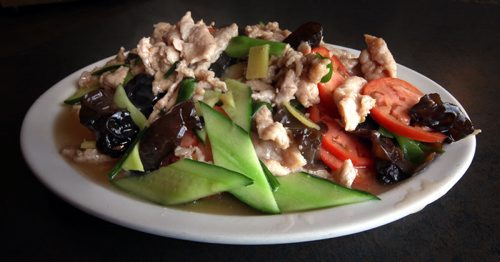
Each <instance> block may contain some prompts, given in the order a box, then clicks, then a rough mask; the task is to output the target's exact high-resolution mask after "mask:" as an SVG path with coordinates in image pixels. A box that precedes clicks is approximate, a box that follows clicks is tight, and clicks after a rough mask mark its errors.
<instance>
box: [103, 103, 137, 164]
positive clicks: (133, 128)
mask: <svg viewBox="0 0 500 262" xmlns="http://www.w3.org/2000/svg"><path fill="white" fill-rule="evenodd" d="M97 125H98V127H97V128H98V131H97V133H96V137H97V140H96V147H97V149H98V150H99V151H100V152H102V153H104V154H107V155H109V156H111V157H119V156H121V155H122V154H123V153H124V152H125V150H127V148H128V147H129V146H130V144H131V143H132V141H133V140H134V138H135V137H136V136H137V133H138V132H139V127H137V125H135V124H134V122H133V120H132V117H131V116H130V113H129V112H128V111H117V112H115V113H113V114H112V115H110V116H108V117H102V118H101V119H99V121H98V122H97Z"/></svg>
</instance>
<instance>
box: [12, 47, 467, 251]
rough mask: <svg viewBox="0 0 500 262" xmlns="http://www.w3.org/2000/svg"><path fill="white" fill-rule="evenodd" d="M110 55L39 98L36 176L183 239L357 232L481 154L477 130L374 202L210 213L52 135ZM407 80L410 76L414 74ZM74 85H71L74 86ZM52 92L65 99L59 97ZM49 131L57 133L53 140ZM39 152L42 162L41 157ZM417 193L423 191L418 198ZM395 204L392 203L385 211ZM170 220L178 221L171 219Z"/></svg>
mask: <svg viewBox="0 0 500 262" xmlns="http://www.w3.org/2000/svg"><path fill="white" fill-rule="evenodd" d="M328 46H330V47H335V48H340V49H344V50H347V51H349V52H352V53H354V54H356V53H358V54H359V51H358V50H354V49H350V48H346V47H342V46H337V45H328ZM109 58H110V57H108V58H104V59H102V60H100V61H97V62H95V63H92V64H90V65H88V66H85V67H83V68H81V69H79V70H77V71H75V72H74V73H72V74H70V75H68V76H67V77H65V78H63V79H62V80H60V81H59V82H57V83H56V84H54V85H53V86H52V87H50V88H49V89H48V90H46V91H45V92H44V93H43V94H42V95H41V96H40V97H38V98H37V100H36V101H35V102H34V103H33V104H32V105H31V107H30V109H29V110H28V111H27V113H26V115H25V117H24V119H23V123H22V127H21V135H20V144H21V151H22V154H23V157H24V159H25V160H26V163H27V164H28V166H29V168H30V169H31V171H32V172H33V174H34V175H35V176H36V177H37V178H38V180H39V181H41V182H42V184H44V185H45V186H46V187H47V188H49V189H50V190H51V191H52V192H54V193H55V194H56V195H58V196H59V197H61V198H62V199H63V200H65V201H67V202H69V203H70V204H72V205H73V206H75V207H77V208H79V209H81V210H83V211H84V212H86V213H89V214H91V215H93V216H96V217H99V218H101V219H103V220H106V221H108V222H111V223H114V224H118V225H121V226H124V227H127V228H131V229H134V230H138V231H142V232H146V233H150V234H154V235H160V236H165V237H171V238H177V239H183V240H191V241H198V242H207V243H219V244H241V245H243V244H252V245H254V244H284V243H296V242H304V241H313V240H320V239H327V238H334V237H340V236H344V235H349V234H354V233H358V232H361V231H366V230H370V229H373V228H376V227H379V226H382V225H385V224H387V223H391V222H394V221H396V220H399V219H401V218H403V217H405V216H407V215H410V214H412V213H415V212H418V211H420V210H421V209H423V208H424V207H425V206H426V205H428V204H430V203H432V202H434V201H436V200H437V199H439V198H440V197H442V196H443V195H444V194H446V193H447V192H448V191H449V190H450V189H451V188H452V187H453V186H454V185H455V184H456V183H457V182H458V180H460V178H461V177H462V176H463V175H464V174H465V172H466V171H467V169H468V168H469V166H470V164H471V162H472V159H473V157H474V154H475V150H476V138H475V137H474V136H469V137H467V138H465V139H463V140H461V141H459V142H456V143H454V144H451V145H448V146H447V147H446V149H447V151H448V149H450V148H452V149H453V151H452V153H453V152H456V153H454V154H457V153H458V154H461V155H460V157H459V159H460V161H459V163H458V164H457V163H455V165H449V164H448V166H446V165H444V164H443V163H442V161H444V160H447V159H449V157H451V155H450V156H448V155H447V153H448V152H446V153H444V154H443V155H441V156H439V158H438V159H436V161H434V163H432V164H431V165H430V166H429V167H427V168H426V169H425V170H424V171H423V172H422V173H421V174H419V175H417V176H414V177H412V178H410V179H408V180H406V181H403V182H402V183H400V184H398V185H397V186H396V187H395V188H394V189H391V190H389V191H387V192H384V193H382V194H380V195H379V197H380V198H381V201H376V202H373V201H370V202H365V203H360V204H355V205H347V206H341V207H335V208H326V209H320V210H313V211H306V212H299V213H290V214H279V215H257V216H253V215H252V216H248V215H245V216H239V215H217V214H206V213H197V212H190V211H184V210H178V209H172V208H168V207H162V206H159V205H156V204H152V203H149V202H146V201H143V200H139V199H136V198H134V197H131V196H129V195H127V194H126V193H123V192H120V191H118V190H117V189H113V188H109V187H105V186H103V185H98V184H97V183H96V182H94V181H92V180H90V179H89V178H87V177H85V176H84V175H82V174H80V173H79V172H78V171H77V170H75V169H74V168H73V167H71V165H70V164H69V163H68V161H66V160H65V159H64V157H62V156H61V155H60V154H59V151H58V149H57V148H55V146H56V144H55V143H54V142H53V141H54V128H55V125H54V124H55V120H56V118H57V114H56V115H55V116H54V115H51V114H50V113H57V112H60V111H61V110H62V108H61V104H62V101H63V100H64V98H65V97H67V96H69V95H70V94H71V93H72V92H73V91H74V89H73V88H72V87H75V85H76V80H77V79H78V77H79V76H80V74H81V72H83V71H84V70H90V69H92V68H93V67H95V66H97V65H100V64H103V63H104V62H105V61H107V60H108V59H109ZM400 71H403V72H404V73H405V74H410V76H411V77H410V78H411V79H419V81H424V82H427V83H429V84H431V86H433V87H432V88H428V87H425V88H421V89H422V90H423V91H424V93H426V92H425V90H427V89H429V90H430V91H433V92H438V93H439V94H441V95H442V96H443V100H445V101H449V102H453V103H456V104H457V105H459V106H460V108H461V109H462V110H463V111H464V112H465V113H466V111H465V110H464V109H463V107H462V106H461V105H460V103H459V102H458V101H457V100H456V99H455V98H454V97H453V96H452V95H451V94H450V93H449V92H448V91H447V90H446V89H444V88H443V87H442V86H440V85H439V84H437V83H436V82H434V81H433V80H431V79H429V78H427V77H426V76H424V75H422V74H420V73H418V72H416V71H414V70H412V69H410V68H408V67H406V66H403V65H400V64H398V72H400ZM402 79H404V80H406V81H408V82H410V83H412V81H410V80H408V79H405V78H402ZM70 83H71V84H70ZM68 84H69V85H70V86H71V87H68ZM435 88H437V90H435ZM54 98H57V99H59V100H54ZM50 104H53V105H54V107H51V106H50ZM47 105H49V106H48V107H47ZM43 109H49V112H48V113H46V112H45V111H44V110H43ZM466 114H467V113H466ZM44 120H49V121H51V124H49V125H46V126H44V125H43V121H44ZM47 132H48V133H47ZM48 137H50V138H51V139H48V140H47V138H48ZM37 139H39V140H38V141H37ZM40 139H42V140H40ZM50 142H52V146H50ZM33 145H37V146H42V148H36V147H35V148H34V147H33ZM47 149H48V152H49V153H52V154H53V153H54V152H56V153H57V155H58V156H59V157H52V158H49V159H47V157H46V154H45V150H47ZM49 156H50V154H49ZM443 157H444V158H443ZM41 158H42V159H43V160H44V161H40V159H41ZM437 163H440V164H439V166H435V164H437ZM443 165H444V166H445V167H448V168H451V169H452V170H453V172H450V173H451V174H449V175H448V176H446V175H444V176H443V175H442V173H443ZM54 166H55V167H56V168H57V169H56V170H57V171H58V172H62V173H64V175H62V174H61V173H59V174H58V172H55V173H56V174H52V171H51V169H48V168H50V167H54ZM431 171H432V172H435V173H437V176H439V177H440V178H441V176H443V177H442V178H441V179H436V180H433V179H432V177H430V175H428V174H429V173H430V172H431ZM74 183H77V184H74ZM403 189H404V190H403ZM402 191H404V192H402ZM417 197H420V198H418V199H417ZM101 198H103V199H104V200H102V199H101ZM116 205H118V206H116ZM131 208H133V209H134V213H135V214H133V216H127V215H131V212H130V211H131V210H132V209H131ZM391 209H394V210H392V211H391V212H382V211H383V210H391ZM139 211H141V212H144V213H141V214H143V215H141V216H138V213H139ZM359 215H364V217H363V216H362V217H359ZM145 216H146V217H145ZM147 216H149V217H147ZM331 217H333V218H334V219H336V220H335V221H333V222H331V221H329V220H328V219H327V218H331ZM200 220H201V221H204V223H203V224H204V225H200V223H199V221H200ZM165 222H167V223H168V224H166V223H165ZM172 222H173V224H174V225H175V226H172Z"/></svg>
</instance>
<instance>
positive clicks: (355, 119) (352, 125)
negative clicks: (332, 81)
mask: <svg viewBox="0 0 500 262" xmlns="http://www.w3.org/2000/svg"><path fill="white" fill-rule="evenodd" d="M365 84H366V80H365V79H363V78H361V77H358V76H352V77H349V78H347V79H346V80H345V82H344V84H342V85H341V86H339V87H338V88H337V89H335V91H334V92H333V100H334V101H335V104H336V105H337V108H338V109H339V112H340V115H341V116H342V122H343V124H344V129H345V130H346V131H353V130H354V129H356V127H357V126H358V124H359V123H362V122H364V121H365V118H366V116H367V115H368V113H369V112H370V109H372V108H373V107H374V106H375V99H374V98H372V97H371V96H367V95H362V94H360V91H361V89H362V88H363V86H364V85H365Z"/></svg>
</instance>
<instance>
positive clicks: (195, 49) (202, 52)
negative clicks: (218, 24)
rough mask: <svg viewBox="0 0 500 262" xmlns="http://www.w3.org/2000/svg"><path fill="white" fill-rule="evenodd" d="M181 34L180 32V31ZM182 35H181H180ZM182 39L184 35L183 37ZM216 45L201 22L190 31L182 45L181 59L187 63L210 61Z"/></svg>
mask: <svg viewBox="0 0 500 262" xmlns="http://www.w3.org/2000/svg"><path fill="white" fill-rule="evenodd" d="M181 34H182V31H181ZM182 35H183V34H182ZM183 37H184V35H183ZM216 48H217V44H216V43H215V39H214V37H213V36H212V34H210V31H208V27H207V26H206V25H205V23H203V22H198V23H197V24H196V25H195V26H194V27H193V28H192V29H191V31H190V34H189V35H188V36H187V38H185V39H184V43H183V44H182V57H183V58H184V59H185V60H186V61H187V62H188V63H189V64H194V63H196V62H199V61H210V59H211V57H212V56H213V54H214V53H215V51H216Z"/></svg>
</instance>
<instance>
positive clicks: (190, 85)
mask: <svg viewBox="0 0 500 262" xmlns="http://www.w3.org/2000/svg"><path fill="white" fill-rule="evenodd" d="M196 83H197V81H196V79H194V78H192V77H188V78H184V79H183V80H182V82H181V84H180V85H181V87H180V89H179V94H177V100H176V103H180V102H184V101H186V100H188V99H191V98H192V97H193V95H194V90H195V89H196Z"/></svg>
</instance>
